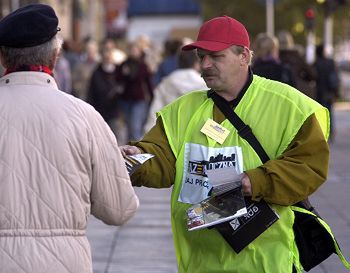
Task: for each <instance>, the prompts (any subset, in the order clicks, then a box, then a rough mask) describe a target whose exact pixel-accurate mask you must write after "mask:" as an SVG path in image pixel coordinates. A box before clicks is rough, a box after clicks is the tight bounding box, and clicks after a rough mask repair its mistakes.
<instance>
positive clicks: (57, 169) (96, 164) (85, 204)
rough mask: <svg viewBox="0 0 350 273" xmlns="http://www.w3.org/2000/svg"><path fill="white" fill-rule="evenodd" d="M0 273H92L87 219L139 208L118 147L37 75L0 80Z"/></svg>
mask: <svg viewBox="0 0 350 273" xmlns="http://www.w3.org/2000/svg"><path fill="white" fill-rule="evenodd" d="M0 132H1V133H0V273H17V272H18V273H27V272H33V273H41V272H42V273H44V272H50V273H56V272H57V273H68V272H69V273H85V272H89V273H90V272H92V265H91V252H90V246H89V243H88V240H87V238H86V236H85V229H86V226H87V220H88V217H89V215H90V213H91V214H93V215H94V216H96V217H97V218H99V219H101V220H102V221H103V222H105V223H106V224H110V225H121V224H123V223H125V222H126V221H127V220H128V219H129V218H130V217H131V216H133V214H134V213H135V210H136V209H137V207H138V198H137V197H136V195H135V192H134V190H133V188H132V186H131V182H130V180H129V176H128V174H127V170H126V168H125V165H124V161H123V158H122V155H121V153H120V150H119V148H118V146H117V141H116V139H115V137H114V135H113V133H112V131H111V130H110V129H109V127H108V126H107V124H106V123H105V122H104V121H103V119H102V117H101V116H100V115H99V114H98V113H97V112H96V111H95V110H94V109H93V108H92V107H91V106H90V105H88V104H87V103H85V102H83V101H81V100H79V99H76V98H74V97H73V96H70V95H67V94H65V93H63V92H61V91H59V90H58V89H57V85H56V83H55V80H54V79H53V78H52V77H51V76H49V75H48V74H45V73H41V72H15V73H11V74H8V75H6V76H4V77H2V78H0Z"/></svg>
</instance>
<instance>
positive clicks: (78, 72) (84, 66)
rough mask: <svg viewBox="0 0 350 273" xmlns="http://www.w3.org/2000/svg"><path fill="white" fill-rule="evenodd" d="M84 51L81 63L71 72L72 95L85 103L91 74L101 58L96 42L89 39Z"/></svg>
mask: <svg viewBox="0 0 350 273" xmlns="http://www.w3.org/2000/svg"><path fill="white" fill-rule="evenodd" d="M84 51H85V52H84V54H83V55H82V59H81V61H79V62H78V63H77V64H76V65H75V67H74V69H73V70H72V84H73V90H74V93H75V94H74V95H75V96H77V97H78V98H80V99H82V100H84V101H86V100H87V96H88V89H89V82H90V79H91V76H92V73H93V72H94V70H95V69H96V67H97V65H98V64H99V63H100V61H101V56H100V54H99V47H98V44H97V42H96V41H94V40H91V39H90V40H88V41H86V43H85V47H84Z"/></svg>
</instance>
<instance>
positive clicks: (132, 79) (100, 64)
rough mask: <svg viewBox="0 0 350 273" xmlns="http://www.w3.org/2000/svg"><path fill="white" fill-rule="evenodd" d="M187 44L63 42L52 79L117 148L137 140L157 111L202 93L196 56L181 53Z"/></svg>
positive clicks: (179, 41) (173, 41)
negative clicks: (90, 113) (91, 111)
mask: <svg viewBox="0 0 350 273" xmlns="http://www.w3.org/2000/svg"><path fill="white" fill-rule="evenodd" d="M188 42H189V39H188V38H185V39H168V40H166V41H165V42H164V44H163V47H162V48H160V49H159V48H158V47H156V46H155V45H154V44H153V43H152V41H151V40H150V39H149V38H148V37H147V36H140V37H139V38H138V39H136V40H135V41H132V42H124V41H120V40H113V39H110V38H108V39H105V40H103V41H101V42H97V41H95V40H93V39H91V38H87V39H85V40H84V41H82V43H81V44H79V45H76V44H73V43H72V42H69V41H64V44H63V52H62V54H61V56H60V58H59V60H58V63H57V65H56V68H55V71H54V76H55V78H56V80H57V84H58V86H59V89H60V90H62V91H64V92H67V93H70V94H72V95H74V96H76V97H78V98H80V99H82V100H84V101H86V102H88V103H90V104H91V105H92V106H94V108H95V109H96V110H97V111H98V112H99V113H100V114H101V115H102V117H103V118H104V119H105V121H106V122H107V123H108V124H109V126H110V127H111V129H112V131H113V132H114V133H115V135H116V137H117V139H118V141H119V143H120V144H123V143H126V142H127V141H131V140H139V139H141V138H142V136H143V134H144V132H145V130H146V129H149V128H150V127H152V126H153V122H155V113H156V111H158V110H160V108H162V107H163V106H165V105H166V104H168V103H169V102H171V101H172V100H173V99H176V98H177V97H179V96H181V95H182V94H184V93H185V92H186V91H192V90H200V89H201V90H202V89H204V88H206V86H205V83H204V80H203V79H202V78H201V77H200V73H199V62H198V59H197V56H196V54H195V53H194V52H191V53H188V52H181V47H182V46H183V45H184V44H186V43H188ZM175 72H176V73H175ZM165 78H167V79H166V80H165ZM160 89H164V91H165V92H164V91H158V90H160ZM146 123H147V125H146Z"/></svg>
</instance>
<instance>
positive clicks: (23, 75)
mask: <svg viewBox="0 0 350 273" xmlns="http://www.w3.org/2000/svg"><path fill="white" fill-rule="evenodd" d="M12 85H40V86H43V87H45V86H46V87H50V88H54V89H57V90H58V87H57V83H56V80H55V79H54V78H53V77H52V76H50V75H49V74H47V73H42V72H32V71H23V72H22V71H21V72H13V73H10V74H7V75H5V76H3V77H1V78H0V87H1V86H12Z"/></svg>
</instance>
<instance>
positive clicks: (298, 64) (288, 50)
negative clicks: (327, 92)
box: [277, 31, 316, 99]
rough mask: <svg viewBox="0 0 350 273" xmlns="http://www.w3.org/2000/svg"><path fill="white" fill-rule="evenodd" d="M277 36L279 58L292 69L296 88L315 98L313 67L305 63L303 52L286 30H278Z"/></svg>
mask: <svg viewBox="0 0 350 273" xmlns="http://www.w3.org/2000/svg"><path fill="white" fill-rule="evenodd" d="M277 37H278V41H279V58H280V60H281V62H282V63H284V64H286V65H288V66H289V68H290V69H291V70H292V73H293V77H294V79H295V87H296V89H298V90H299V91H301V92H303V93H304V94H305V95H307V96H309V97H310V98H313V99H315V98H316V95H315V80H316V73H315V70H314V68H313V67H312V66H311V65H309V64H307V63H306V61H305V57H304V54H302V52H301V51H300V50H299V49H298V47H297V45H296V44H295V43H294V39H293V36H292V35H291V34H290V33H289V32H288V31H280V32H279V33H278V35H277Z"/></svg>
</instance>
